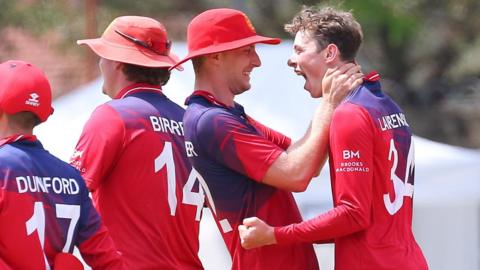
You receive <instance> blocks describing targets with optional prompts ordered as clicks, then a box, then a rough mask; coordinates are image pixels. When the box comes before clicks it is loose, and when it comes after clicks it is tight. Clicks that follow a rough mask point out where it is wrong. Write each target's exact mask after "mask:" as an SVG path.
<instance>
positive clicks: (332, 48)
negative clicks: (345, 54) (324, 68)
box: [325, 43, 340, 63]
mask: <svg viewBox="0 0 480 270" xmlns="http://www.w3.org/2000/svg"><path fill="white" fill-rule="evenodd" d="M325 52H326V53H325V62H326V63H331V62H333V61H335V59H337V57H339V56H340V50H339V49H338V47H337V45H335V44H333V43H330V44H328V45H327V47H326V48H325Z"/></svg>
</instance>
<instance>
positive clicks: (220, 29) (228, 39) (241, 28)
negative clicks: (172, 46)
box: [172, 8, 281, 68]
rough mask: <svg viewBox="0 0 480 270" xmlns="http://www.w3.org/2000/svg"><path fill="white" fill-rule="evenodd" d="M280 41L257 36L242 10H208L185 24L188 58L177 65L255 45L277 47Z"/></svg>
mask: <svg viewBox="0 0 480 270" xmlns="http://www.w3.org/2000/svg"><path fill="white" fill-rule="evenodd" d="M280 41H281V40H280V39H278V38H270V37H264V36H260V35H257V32H256V31H255V28H254V27H253V25H252V23H251V22H250V20H249V19H248V17H247V15H245V14H244V13H243V12H241V11H238V10H235V9H229V8H218V9H210V10H207V11H205V12H203V13H200V14H199V15H197V16H196V17H195V18H193V20H192V21H191V22H190V23H189V24H188V30H187V44H188V55H187V56H186V57H185V58H184V59H182V60H181V61H179V62H178V63H177V64H176V65H180V64H182V63H184V62H186V61H188V60H190V59H192V58H195V57H198V56H202V55H207V54H211V53H219V52H224V51H229V50H234V49H238V48H241V47H244V46H247V45H252V44H256V43H265V44H279V43H280ZM174 67H175V66H174ZM172 68H173V67H172Z"/></svg>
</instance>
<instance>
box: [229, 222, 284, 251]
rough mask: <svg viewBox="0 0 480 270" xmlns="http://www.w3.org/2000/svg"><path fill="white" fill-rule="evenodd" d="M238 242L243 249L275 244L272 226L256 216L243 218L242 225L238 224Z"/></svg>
mask: <svg viewBox="0 0 480 270" xmlns="http://www.w3.org/2000/svg"><path fill="white" fill-rule="evenodd" d="M238 231H239V233H240V240H241V241H240V242H241V244H242V247H243V248H245V249H251V248H256V247H261V246H265V245H272V244H276V243H277V240H276V239H275V233H274V229H273V227H271V226H269V225H268V224H267V223H265V222H264V221H263V220H261V219H259V218H257V217H250V218H246V219H244V220H243V225H239V226H238Z"/></svg>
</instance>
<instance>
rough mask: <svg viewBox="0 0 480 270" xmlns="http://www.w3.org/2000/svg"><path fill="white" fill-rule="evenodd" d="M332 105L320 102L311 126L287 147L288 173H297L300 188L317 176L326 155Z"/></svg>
mask: <svg viewBox="0 0 480 270" xmlns="http://www.w3.org/2000/svg"><path fill="white" fill-rule="evenodd" d="M333 110H334V109H333V106H331V105H330V104H322V105H321V106H320V107H319V108H318V109H317V110H316V111H315V116H314V118H313V120H312V123H311V126H310V127H309V130H308V131H307V134H306V136H305V137H304V138H302V139H301V141H299V143H298V144H296V145H294V147H291V148H289V149H288V151H287V153H288V157H289V160H290V162H291V163H292V164H293V165H292V167H291V171H290V175H297V176H298V181H299V182H300V183H299V186H300V189H301V190H305V188H306V187H307V186H308V184H309V183H310V180H311V179H312V178H313V177H315V176H317V175H318V173H319V171H320V170H321V169H322V167H323V165H324V164H325V161H326V160H327V157H328V146H329V139H328V137H329V132H330V121H331V118H332V114H333Z"/></svg>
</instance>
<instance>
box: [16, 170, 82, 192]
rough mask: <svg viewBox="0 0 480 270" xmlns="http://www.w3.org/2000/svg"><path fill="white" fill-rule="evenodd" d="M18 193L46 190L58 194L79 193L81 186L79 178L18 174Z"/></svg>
mask: <svg viewBox="0 0 480 270" xmlns="http://www.w3.org/2000/svg"><path fill="white" fill-rule="evenodd" d="M15 180H16V181H17V188H18V193H25V192H44V193H51V192H54V193H56V194H61V193H63V194H78V193H79V192H80V187H79V186H78V183H77V180H75V179H73V178H64V177H57V176H52V177H50V176H44V177H41V176H35V175H34V176H30V175H27V176H17V177H16V178H15Z"/></svg>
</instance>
